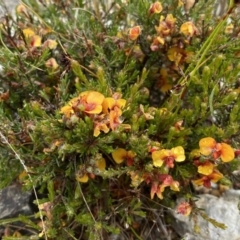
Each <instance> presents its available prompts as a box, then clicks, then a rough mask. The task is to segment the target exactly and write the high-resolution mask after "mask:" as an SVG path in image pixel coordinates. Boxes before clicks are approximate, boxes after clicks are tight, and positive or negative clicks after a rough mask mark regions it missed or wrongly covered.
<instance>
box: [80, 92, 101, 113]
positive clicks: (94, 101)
mask: <svg viewBox="0 0 240 240" xmlns="http://www.w3.org/2000/svg"><path fill="white" fill-rule="evenodd" d="M79 98H80V102H79V105H80V106H78V107H81V105H82V107H83V109H84V112H86V113H89V114H99V113H101V112H102V103H103V100H104V96H103V95H102V94H101V93H99V92H95V91H86V92H82V93H80V95H79Z"/></svg>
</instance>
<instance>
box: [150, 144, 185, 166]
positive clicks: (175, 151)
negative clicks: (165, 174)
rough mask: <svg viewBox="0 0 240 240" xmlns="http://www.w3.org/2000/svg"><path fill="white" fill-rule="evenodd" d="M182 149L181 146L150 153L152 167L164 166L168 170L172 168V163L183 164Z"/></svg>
mask: <svg viewBox="0 0 240 240" xmlns="http://www.w3.org/2000/svg"><path fill="white" fill-rule="evenodd" d="M185 158H186V157H185V153H184V149H183V147H181V146H178V147H175V148H172V149H170V150H168V149H161V150H158V151H154V152H152V159H153V165H154V166H155V167H161V166H162V165H163V164H165V165H166V166H167V167H169V168H173V167H174V161H176V162H183V161H184V160H185Z"/></svg>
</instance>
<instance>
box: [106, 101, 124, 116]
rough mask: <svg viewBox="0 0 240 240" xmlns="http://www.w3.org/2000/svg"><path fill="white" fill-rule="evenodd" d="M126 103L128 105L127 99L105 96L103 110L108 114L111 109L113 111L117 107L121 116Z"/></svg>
mask: <svg viewBox="0 0 240 240" xmlns="http://www.w3.org/2000/svg"><path fill="white" fill-rule="evenodd" d="M125 105H126V100H125V99H122V98H120V99H114V98H105V99H104V100H103V103H102V107H103V112H104V113H105V114H107V113H108V111H109V110H110V111H111V110H113V109H116V108H117V110H118V111H119V116H121V115H122V111H121V109H122V108H124V107H125Z"/></svg>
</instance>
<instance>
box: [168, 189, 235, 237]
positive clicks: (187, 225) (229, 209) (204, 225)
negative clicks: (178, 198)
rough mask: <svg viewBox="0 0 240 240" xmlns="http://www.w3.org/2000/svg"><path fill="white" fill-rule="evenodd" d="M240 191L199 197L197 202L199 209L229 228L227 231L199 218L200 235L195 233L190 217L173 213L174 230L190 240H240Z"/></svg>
mask: <svg viewBox="0 0 240 240" xmlns="http://www.w3.org/2000/svg"><path fill="white" fill-rule="evenodd" d="M239 197H240V191H239V190H229V191H227V192H225V193H224V194H223V195H222V196H221V197H216V196H213V195H210V194H202V195H199V200H198V201H197V202H196V205H197V207H198V208H201V209H204V210H205V213H206V214H207V216H208V217H210V218H213V219H214V220H216V221H217V222H219V223H223V224H225V225H226V226H227V228H226V229H225V230H223V229H221V228H217V227H214V226H213V225H212V224H211V223H210V222H208V221H206V220H205V219H203V218H202V217H201V216H198V217H197V222H196V223H197V225H198V226H199V230H200V232H199V234H196V233H195V232H194V221H193V219H191V218H189V217H185V216H183V215H180V214H176V213H173V215H174V218H175V220H174V224H173V228H174V229H175V230H176V232H177V233H178V234H179V235H181V236H183V237H186V239H189V240H206V239H207V240H222V239H231V240H240V225H239V224H238V223H239V222H240V212H239V209H238V203H239Z"/></svg>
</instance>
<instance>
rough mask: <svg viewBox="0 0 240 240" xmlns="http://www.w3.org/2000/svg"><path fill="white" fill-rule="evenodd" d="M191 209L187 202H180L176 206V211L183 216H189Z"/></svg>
mask: <svg viewBox="0 0 240 240" xmlns="http://www.w3.org/2000/svg"><path fill="white" fill-rule="evenodd" d="M191 211H192V206H191V205H190V204H189V203H188V202H182V203H180V204H179V205H178V206H177V213H178V214H182V215H184V216H189V214H190V213H191Z"/></svg>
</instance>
